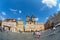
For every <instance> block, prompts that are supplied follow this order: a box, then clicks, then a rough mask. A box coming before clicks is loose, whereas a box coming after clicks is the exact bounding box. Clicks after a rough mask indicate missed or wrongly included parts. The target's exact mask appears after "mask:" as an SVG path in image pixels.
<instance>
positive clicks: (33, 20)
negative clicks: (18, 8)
mask: <svg viewBox="0 0 60 40" xmlns="http://www.w3.org/2000/svg"><path fill="white" fill-rule="evenodd" d="M31 22H32V23H35V16H34V15H32V16H31Z"/></svg>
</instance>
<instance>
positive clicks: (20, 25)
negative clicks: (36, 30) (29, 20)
mask: <svg viewBox="0 0 60 40" xmlns="http://www.w3.org/2000/svg"><path fill="white" fill-rule="evenodd" d="M17 31H18V32H21V31H22V32H23V31H24V23H23V21H22V20H18V21H17Z"/></svg>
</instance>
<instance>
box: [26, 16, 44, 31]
mask: <svg viewBox="0 0 60 40" xmlns="http://www.w3.org/2000/svg"><path fill="white" fill-rule="evenodd" d="M34 18H35V17H34V15H32V16H31V18H30V17H29V16H28V15H27V16H26V25H25V31H40V30H44V29H45V28H44V24H43V23H38V22H35V20H34Z"/></svg>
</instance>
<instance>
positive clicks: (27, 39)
mask: <svg viewBox="0 0 60 40" xmlns="http://www.w3.org/2000/svg"><path fill="white" fill-rule="evenodd" d="M0 40H60V28H59V27H58V28H56V30H55V32H52V30H46V31H45V32H43V33H42V34H41V36H40V38H39V39H37V38H34V36H33V33H31V32H29V33H28V32H26V33H12V32H8V33H7V32H0Z"/></svg>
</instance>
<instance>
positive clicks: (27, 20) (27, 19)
mask: <svg viewBox="0 0 60 40" xmlns="http://www.w3.org/2000/svg"><path fill="white" fill-rule="evenodd" d="M29 20H30V17H29V16H28V15H26V23H29Z"/></svg>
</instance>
